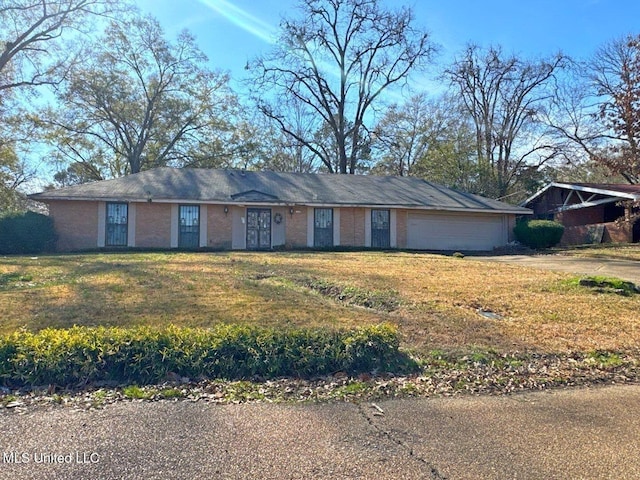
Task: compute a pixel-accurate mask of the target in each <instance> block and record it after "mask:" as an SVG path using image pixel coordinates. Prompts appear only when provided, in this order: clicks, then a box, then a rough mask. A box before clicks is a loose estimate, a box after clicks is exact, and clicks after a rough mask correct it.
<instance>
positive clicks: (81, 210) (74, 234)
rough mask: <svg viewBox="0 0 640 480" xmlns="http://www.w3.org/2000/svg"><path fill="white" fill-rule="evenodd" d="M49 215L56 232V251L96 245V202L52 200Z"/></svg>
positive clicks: (94, 246)
mask: <svg viewBox="0 0 640 480" xmlns="http://www.w3.org/2000/svg"><path fill="white" fill-rule="evenodd" d="M49 215H50V216H51V218H53V224H54V227H55V229H56V233H57V234H58V242H57V245H56V247H57V249H58V251H61V252H68V251H71V250H85V249H89V248H96V247H97V246H98V202H79V201H67V200H58V201H52V202H50V203H49Z"/></svg>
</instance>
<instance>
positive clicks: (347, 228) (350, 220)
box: [340, 208, 365, 247]
mask: <svg viewBox="0 0 640 480" xmlns="http://www.w3.org/2000/svg"><path fill="white" fill-rule="evenodd" d="M364 216H365V209H364V208H341V209H340V245H345V246H349V247H364V226H365V224H364V222H365V219H364Z"/></svg>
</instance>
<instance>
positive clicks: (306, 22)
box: [253, 0, 434, 173]
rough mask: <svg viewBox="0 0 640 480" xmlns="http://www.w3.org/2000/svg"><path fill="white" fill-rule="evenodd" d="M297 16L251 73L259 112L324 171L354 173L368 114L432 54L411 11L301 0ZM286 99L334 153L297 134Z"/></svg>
mask: <svg viewBox="0 0 640 480" xmlns="http://www.w3.org/2000/svg"><path fill="white" fill-rule="evenodd" d="M300 14H301V15H300V17H299V18H298V19H285V20H283V22H282V23H281V29H282V34H281V36H280V40H279V42H278V44H277V46H276V49H275V51H274V52H273V53H272V54H271V55H270V56H267V57H263V58H260V59H258V60H257V62H256V64H255V65H254V66H253V69H254V71H255V72H256V76H255V78H254V85H255V87H256V88H255V90H254V96H255V97H256V100H257V104H258V108H259V109H260V111H262V112H263V113H264V114H265V115H266V116H267V117H269V118H271V119H272V120H274V121H275V122H277V124H278V125H279V127H280V128H281V130H282V131H283V132H285V133H286V134H287V135H289V136H290V137H292V138H294V139H295V140H296V141H297V142H299V143H300V144H302V145H304V146H305V147H306V148H308V149H309V150H311V151H312V152H313V153H314V154H315V155H317V157H318V158H319V159H320V160H321V161H322V163H323V164H324V166H325V168H326V169H327V170H328V171H330V172H339V173H355V172H356V168H357V161H358V158H359V157H361V153H360V151H361V150H362V149H363V148H366V144H367V143H368V142H367V141H366V137H367V133H368V129H367V125H366V121H367V119H368V117H367V116H368V114H369V112H370V111H371V110H372V109H373V108H374V106H375V105H376V103H378V102H380V97H381V95H382V94H383V92H385V91H386V90H388V89H389V88H390V87H392V86H394V85H401V84H402V83H403V82H404V81H405V80H406V78H407V75H408V74H409V72H410V71H412V70H413V69H415V68H418V67H421V66H423V65H424V64H425V62H426V61H427V60H429V59H430V58H431V56H432V53H433V51H434V47H433V45H432V43H431V41H430V39H429V36H428V35H427V34H426V33H423V32H419V31H417V30H416V29H415V28H414V27H413V26H412V22H413V14H412V11H411V10H410V9H408V8H402V9H401V10H398V11H389V10H385V9H383V8H382V7H381V6H380V1H379V0H301V2H300ZM287 98H293V99H295V101H296V102H298V103H299V104H300V105H302V107H303V108H304V109H305V110H306V111H307V112H310V113H311V114H313V115H314V116H315V117H316V119H317V123H318V125H317V128H314V129H311V130H312V131H313V132H314V133H317V132H319V131H323V130H324V129H328V131H329V132H330V135H331V137H332V138H333V139H334V142H335V145H336V148H337V152H336V151H334V150H333V149H330V150H329V151H327V150H324V149H323V148H322V146H323V145H322V144H318V143H317V142H316V141H315V140H316V139H314V137H313V135H308V132H301V131H300V130H299V129H297V128H296V121H295V118H292V115H293V116H294V117H295V115H297V112H291V111H290V110H288V109H287V108H286V107H287V105H288V104H289V102H287V101H284V100H283V99H287ZM363 139H365V141H364V143H363ZM336 154H337V167H336V165H335V163H336V160H335V159H334V158H333V157H334V156H335V155H336Z"/></svg>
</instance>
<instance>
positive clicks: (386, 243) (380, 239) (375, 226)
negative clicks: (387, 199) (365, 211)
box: [371, 210, 391, 248]
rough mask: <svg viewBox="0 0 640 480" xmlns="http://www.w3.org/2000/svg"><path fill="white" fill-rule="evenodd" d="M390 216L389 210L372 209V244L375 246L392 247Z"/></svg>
mask: <svg viewBox="0 0 640 480" xmlns="http://www.w3.org/2000/svg"><path fill="white" fill-rule="evenodd" d="M389 218H390V214H389V210H371V246H372V247H373V248H389V247H390V245H391V229H390V227H389Z"/></svg>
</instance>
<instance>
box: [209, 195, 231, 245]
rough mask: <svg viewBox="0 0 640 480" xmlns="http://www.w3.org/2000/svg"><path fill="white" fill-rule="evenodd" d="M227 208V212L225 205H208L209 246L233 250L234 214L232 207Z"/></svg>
mask: <svg viewBox="0 0 640 480" xmlns="http://www.w3.org/2000/svg"><path fill="white" fill-rule="evenodd" d="M227 208H228V209H229V211H228V212H227V213H226V214H225V213H224V205H208V206H207V238H208V246H209V247H211V248H220V249H224V250H231V225H232V221H233V215H232V214H231V207H230V206H229V207H227Z"/></svg>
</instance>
